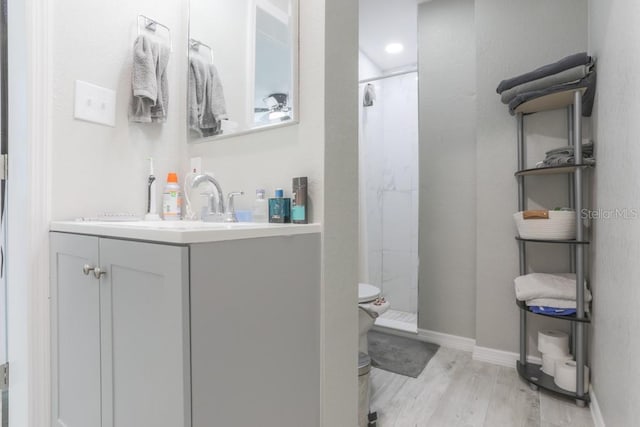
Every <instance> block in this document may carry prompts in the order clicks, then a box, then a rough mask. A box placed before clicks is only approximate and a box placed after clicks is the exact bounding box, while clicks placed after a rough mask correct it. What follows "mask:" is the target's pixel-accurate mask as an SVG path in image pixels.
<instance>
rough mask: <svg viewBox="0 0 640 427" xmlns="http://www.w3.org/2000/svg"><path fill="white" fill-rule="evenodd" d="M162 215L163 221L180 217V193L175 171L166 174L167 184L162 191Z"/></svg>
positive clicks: (175, 219)
mask: <svg viewBox="0 0 640 427" xmlns="http://www.w3.org/2000/svg"><path fill="white" fill-rule="evenodd" d="M162 217H163V218H164V220H165V221H179V220H181V219H182V193H181V192H180V186H179V185H178V175H177V174H176V173H175V172H171V173H169V175H168V176H167V185H165V187H164V191H163V192H162Z"/></svg>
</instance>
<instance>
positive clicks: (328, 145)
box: [300, 0, 358, 427]
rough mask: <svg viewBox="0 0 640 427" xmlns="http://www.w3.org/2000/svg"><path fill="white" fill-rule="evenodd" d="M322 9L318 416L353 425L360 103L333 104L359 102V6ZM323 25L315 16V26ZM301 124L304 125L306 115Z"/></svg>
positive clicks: (331, 4) (331, 3)
mask: <svg viewBox="0 0 640 427" xmlns="http://www.w3.org/2000/svg"><path fill="white" fill-rule="evenodd" d="M301 3H302V2H301ZM324 6H325V7H324V14H325V20H326V22H325V34H324V64H323V63H322V58H321V59H320V61H319V62H318V63H317V64H315V66H317V67H323V66H324V77H325V78H324V82H325V83H324V97H323V99H324V100H325V102H324V105H323V104H322V103H319V105H318V109H317V111H310V112H309V114H312V115H313V114H319V115H322V114H324V194H325V196H324V223H323V227H324V232H323V241H322V262H323V272H322V282H323V288H322V302H321V307H322V313H323V319H322V330H321V333H322V336H323V339H322V349H321V351H322V358H323V359H322V370H323V374H324V375H323V381H324V382H323V384H322V388H323V391H322V408H323V412H322V414H321V416H322V425H323V426H327V427H329V426H343V425H344V426H355V425H356V424H357V408H358V374H357V354H358V308H357V307H358V304H357V301H358V290H357V289H358V104H357V103H355V102H335V101H336V100H355V99H357V96H358V2H357V1H356V0H348V1H344V0H325V1H324ZM322 22H323V20H322V19H320V17H318V24H319V25H321V24H322ZM312 24H313V23H312V22H309V25H312ZM309 65H312V64H309ZM316 101H321V100H316ZM322 108H324V111H322ZM300 120H301V121H303V120H305V118H304V116H301V119H300ZM320 132H322V130H320Z"/></svg>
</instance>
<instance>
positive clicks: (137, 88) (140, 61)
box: [129, 35, 169, 123]
mask: <svg viewBox="0 0 640 427" xmlns="http://www.w3.org/2000/svg"><path fill="white" fill-rule="evenodd" d="M168 62H169V48H167V47H166V46H164V45H160V44H159V43H156V42H154V41H152V40H151V39H150V38H149V37H148V36H146V35H141V36H138V38H137V39H136V41H135V42H134V45H133V66H132V70H131V89H132V91H131V102H130V103H129V121H131V122H137V123H151V122H165V121H166V119H167V108H168V106H169V87H168V78H167V64H168Z"/></svg>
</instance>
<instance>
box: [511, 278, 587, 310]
mask: <svg viewBox="0 0 640 427" xmlns="http://www.w3.org/2000/svg"><path fill="white" fill-rule="evenodd" d="M514 284H515V290H516V298H517V299H518V300H520V301H530V300H535V299H539V298H552V299H558V300H573V301H575V299H576V275H575V274H573V273H562V274H548V273H531V274H526V275H524V276H520V277H516V278H515V280H514ZM584 299H585V301H591V292H589V290H588V289H587V288H586V283H585V293H584ZM537 305H547V306H548V305H549V304H537ZM559 308H562V307H559ZM566 308H570V307H566Z"/></svg>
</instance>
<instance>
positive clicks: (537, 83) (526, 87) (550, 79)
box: [500, 65, 589, 104]
mask: <svg viewBox="0 0 640 427" xmlns="http://www.w3.org/2000/svg"><path fill="white" fill-rule="evenodd" d="M588 72H589V66H588V65H578V66H577V67H573V68H569V69H568V70H564V71H561V72H559V73H556V74H553V75H551V76H547V77H543V78H541V79H537V80H533V81H530V82H527V83H523V84H521V85H518V86H515V87H512V88H511V89H507V90H505V91H504V92H502V95H501V96H500V100H501V101H502V103H503V104H508V103H510V102H511V101H512V100H513V98H515V97H516V96H518V95H520V94H521V93H525V92H531V91H533V90H540V89H545V88H548V87H551V86H556V85H559V84H567V83H577V82H578V81H580V80H582V79H583V78H584V77H585V76H586V75H587V73H588Z"/></svg>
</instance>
